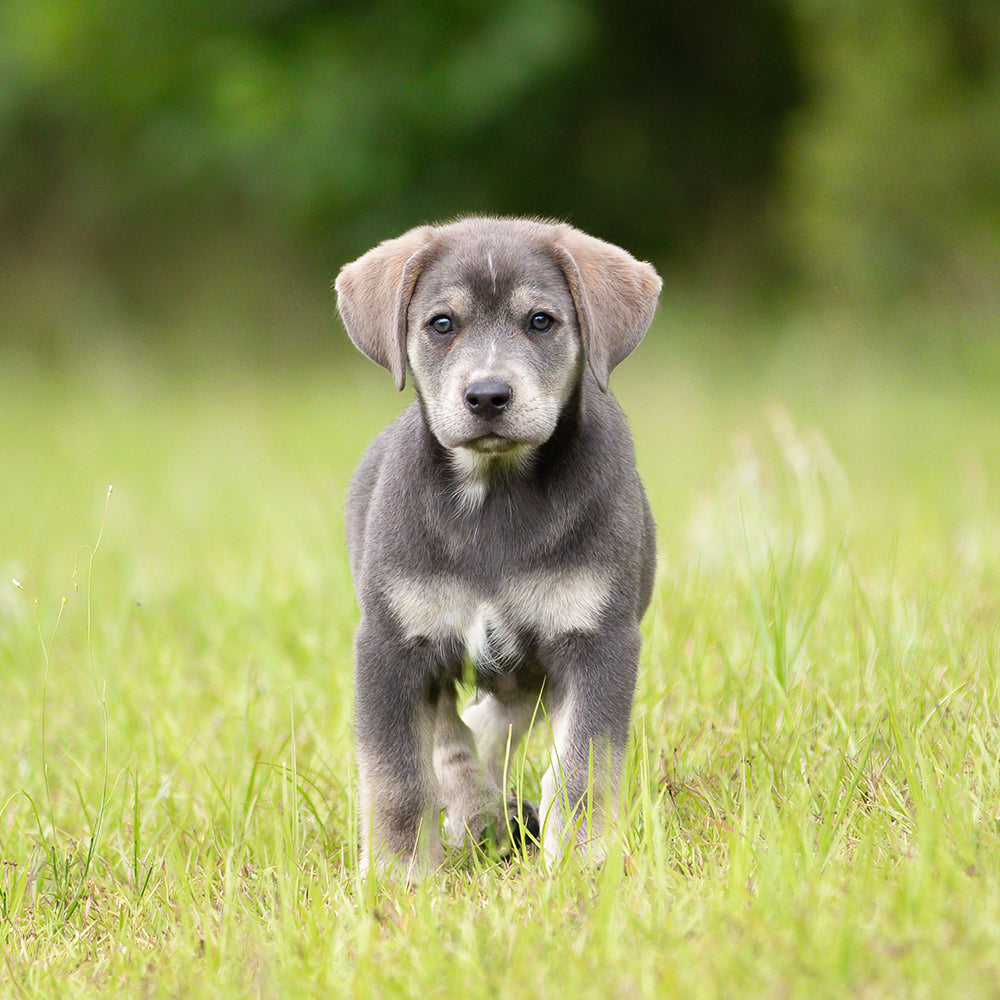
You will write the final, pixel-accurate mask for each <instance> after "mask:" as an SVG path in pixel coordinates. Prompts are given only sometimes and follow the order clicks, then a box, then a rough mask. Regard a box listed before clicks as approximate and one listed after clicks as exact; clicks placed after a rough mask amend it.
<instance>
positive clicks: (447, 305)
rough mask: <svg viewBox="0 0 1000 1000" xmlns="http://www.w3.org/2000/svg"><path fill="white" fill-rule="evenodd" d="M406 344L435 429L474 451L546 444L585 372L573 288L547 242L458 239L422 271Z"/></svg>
mask: <svg viewBox="0 0 1000 1000" xmlns="http://www.w3.org/2000/svg"><path fill="white" fill-rule="evenodd" d="M406 327H407V333H406V352H407V360H408V361H409V365H410V370H411V371H412V372H413V377H414V381H415V383H416V387H417V392H418V393H419V395H420V399H421V403H422V405H423V408H424V413H425V415H426V418H427V421H428V424H429V426H430V429H431V432H432V433H433V434H434V436H435V437H436V438H437V439H438V440H439V441H440V442H441V444H442V445H444V447H446V448H448V449H452V450H454V449H462V450H463V451H464V452H466V453H467V457H469V458H470V459H475V457H476V456H481V457H483V458H486V457H487V456H496V457H500V456H508V457H510V458H515V457H521V456H523V455H524V454H525V452H526V451H528V450H530V449H532V448H534V447H537V446H538V445H541V444H544V442H545V441H547V440H548V439H549V437H550V436H551V435H552V432H553V431H554V430H555V427H556V423H557V421H558V419H559V414H560V412H561V411H562V408H563V407H564V406H565V404H566V401H567V399H568V398H569V396H570V394H571V393H572V391H573V388H574V387H575V385H576V383H577V381H578V380H579V378H580V373H581V371H582V365H583V350H582V346H581V342H580V330H579V326H578V322H577V315H576V310H575V308H574V303H573V296H572V294H571V292H570V289H569V286H568V284H567V282H566V278H565V276H564V273H563V271H562V269H561V268H560V266H559V265H558V264H557V263H556V261H555V260H554V259H553V257H552V255H551V254H550V253H549V252H548V251H547V249H546V248H545V247H544V246H537V247H535V248H530V247H529V248H526V247H525V246H524V244H523V243H518V242H515V241H514V240H497V239H495V238H494V239H490V240H477V241H459V242H457V243H455V244H454V245H451V246H447V245H446V246H445V247H443V248H442V249H441V250H440V251H439V253H438V254H436V255H435V256H434V258H433V259H432V260H430V261H429V262H428V263H427V265H426V266H425V267H424V268H423V270H422V271H421V273H420V277H419V278H418V280H417V283H416V285H415V287H414V290H413V295H412V297H411V299H410V303H409V308H408V310H407V318H406Z"/></svg>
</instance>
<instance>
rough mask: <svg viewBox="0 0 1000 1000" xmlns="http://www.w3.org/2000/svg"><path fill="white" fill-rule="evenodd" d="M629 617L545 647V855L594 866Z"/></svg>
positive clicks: (610, 802) (632, 630)
mask: <svg viewBox="0 0 1000 1000" xmlns="http://www.w3.org/2000/svg"><path fill="white" fill-rule="evenodd" d="M639 648H640V635H639V625H638V623H637V622H633V623H627V624H622V625H619V626H618V627H616V628H611V629H607V630H604V631H601V632H600V633H596V634H581V633H575V634H573V635H570V636H564V637H563V638H562V639H560V640H557V641H556V642H554V643H553V644H552V647H551V648H550V649H549V650H548V651H547V660H548V664H549V675H550V677H551V678H552V679H553V684H552V695H551V697H550V699H548V705H549V714H550V719H551V722H552V740H553V749H552V760H551V764H550V766H549V768H548V770H547V771H546V772H545V774H544V775H543V777H542V822H543V846H544V849H545V857H546V859H547V861H548V862H549V863H550V864H551V863H553V862H554V861H556V860H557V859H558V858H560V857H561V856H562V855H563V854H564V852H565V851H566V850H567V849H570V848H574V849H575V850H576V851H577V853H578V854H579V855H580V856H581V857H583V858H584V859H585V860H587V861H589V862H591V863H593V864H600V863H601V862H603V861H604V858H605V856H606V853H607V846H606V843H605V837H604V835H605V834H606V832H607V829H608V826H609V824H610V823H611V821H612V820H613V818H614V815H615V812H616V806H617V796H618V786H619V782H620V780H621V772H622V766H623V764H624V760H625V751H626V748H627V744H628V730H629V716H630V714H631V710H632V698H633V695H634V692H635V679H636V673H637V671H638V663H639Z"/></svg>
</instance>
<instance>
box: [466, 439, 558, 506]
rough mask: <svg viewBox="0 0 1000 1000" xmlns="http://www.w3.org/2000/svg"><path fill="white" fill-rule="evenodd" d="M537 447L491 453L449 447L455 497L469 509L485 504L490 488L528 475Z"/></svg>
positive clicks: (522, 446) (519, 447)
mask: <svg viewBox="0 0 1000 1000" xmlns="http://www.w3.org/2000/svg"><path fill="white" fill-rule="evenodd" d="M537 452H538V449H537V448H536V447H534V446H532V445H527V444H524V445H518V446H516V447H515V448H512V449H511V450H510V451H508V452H504V453H503V454H500V455H490V454H485V453H483V452H478V451H474V450H473V449H471V448H447V449H446V454H447V456H448V464H449V465H450V467H451V474H452V477H453V482H454V496H455V499H456V500H457V501H458V504H459V506H460V507H461V508H462V509H463V510H466V511H468V512H470V513H471V512H473V511H476V510H478V509H479V508H480V507H482V505H483V503H484V502H485V500H486V498H487V496H489V494H490V491H491V490H493V489H495V488H496V487H497V486H498V485H500V484H501V483H504V482H507V481H509V480H511V479H517V478H518V477H520V476H524V475H526V474H527V473H528V472H529V471H530V470H531V466H532V464H533V462H534V458H535V455H536V454H537Z"/></svg>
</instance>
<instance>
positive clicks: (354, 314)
mask: <svg viewBox="0 0 1000 1000" xmlns="http://www.w3.org/2000/svg"><path fill="white" fill-rule="evenodd" d="M433 232H434V227H433V226H420V227H418V228H417V229H411V230H410V231H409V232H408V233H404V234H403V235H402V236H399V237H397V238H396V239H394V240H385V241H384V242H382V243H380V244H379V245H378V246H377V247H375V248H374V249H373V250H369V251H368V253H366V254H364V255H363V256H361V257H359V258H358V259H357V260H356V261H354V262H353V263H351V264H345V265H344V267H343V268H341V271H340V274H338V275H337V280H336V282H334V287H335V288H336V289H337V309H338V310H339V312H340V318H341V319H342V320H343V321H344V326H345V327H346V329H347V333H348V335H349V336H350V338H351V340H352V341H354V344H355V346H356V347H357V348H358V349H359V350H360V351H361V352H362V353H364V354H366V355H367V356H368V357H369V358H371V359H372V361H374V362H376V363H377V364H380V365H381V366H382V367H383V368H388V369H389V371H390V372H391V373H392V378H393V381H394V382H395V383H396V388H397V389H402V388H403V386H404V385H405V384H406V310H407V307H408V306H409V304H410V296H411V295H412V294H413V288H414V286H415V285H416V283H417V278H418V277H420V270H421V268H422V267H423V265H424V263H425V261H426V259H427V256H428V254H427V252H426V251H427V248H428V247H429V246H430V242H431V236H432V234H433Z"/></svg>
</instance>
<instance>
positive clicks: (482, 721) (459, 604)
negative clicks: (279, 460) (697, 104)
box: [336, 217, 661, 879]
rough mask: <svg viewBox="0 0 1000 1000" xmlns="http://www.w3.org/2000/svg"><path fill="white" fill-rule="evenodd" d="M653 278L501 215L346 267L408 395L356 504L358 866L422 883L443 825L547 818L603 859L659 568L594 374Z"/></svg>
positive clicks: (348, 286) (353, 320) (450, 830)
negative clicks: (539, 766) (543, 746)
mask: <svg viewBox="0 0 1000 1000" xmlns="http://www.w3.org/2000/svg"><path fill="white" fill-rule="evenodd" d="M660 284H661V283H660V279H659V277H658V276H657V274H656V272H655V271H654V270H653V268H652V267H651V266H650V265H649V264H644V263H640V262H638V261H636V260H635V259H634V258H633V257H631V256H630V255H629V254H628V253H626V252H625V251H624V250H622V249H620V248H618V247H616V246H612V245H611V244H609V243H604V242H602V241H601V240H598V239H595V238H593V237H591V236H587V235H586V234H584V233H582V232H580V231H579V230H577V229H574V228H572V227H570V226H568V225H562V224H558V223H548V222H540V221H535V220H530V219H508V218H475V217H474V218H466V219H463V220H461V221H458V222H453V223H449V224H447V225H441V226H421V227H419V228H417V229H413V230H411V231H410V232H408V233H405V234H404V235H403V236H400V237H399V238H397V239H393V240H388V241H386V242H384V243H381V244H379V245H378V246H377V247H375V249H373V250H370V251H369V252H368V253H366V254H365V255H364V256H362V257H361V258H359V259H358V260H356V261H354V262H353V263H351V264H348V265H347V266H346V267H344V268H343V270H342V271H341V272H340V275H339V276H338V278H337V281H336V290H337V302H338V307H339V310H340V315H341V317H342V319H343V322H344V325H345V327H346V328H347V332H348V334H349V335H350V337H351V340H352V341H353V342H354V343H355V345H357V347H358V348H360V350H361V351H363V352H364V353H365V354H366V355H367V356H368V357H369V358H371V359H372V360H373V361H376V362H377V363H378V364H380V365H382V366H383V367H384V368H387V369H388V370H389V372H391V374H392V377H393V379H394V381H395V383H396V388H397V389H402V388H403V386H404V383H405V380H406V370H407V367H409V369H410V372H411V373H412V377H413V384H414V387H415V393H416V399H415V401H414V402H413V404H412V405H411V406H410V407H409V409H407V410H406V411H405V412H404V413H403V415H402V416H401V417H399V419H397V420H396V421H395V422H394V423H392V424H391V425H390V426H389V427H388V428H386V430H384V431H383V432H382V433H381V434H380V435H379V436H378V437H377V438H376V439H375V441H374V442H373V443H372V444H371V445H370V446H369V448H368V450H367V451H366V453H365V455H364V457H363V458H362V460H361V464H360V466H359V467H358V470H357V472H356V473H355V476H354V479H353V481H352V483H351V487H350V491H349V494H348V500H347V539H348V551H349V556H350V562H351V572H352V576H353V579H354V585H355V589H356V591H357V597H358V602H359V604H360V607H361V622H360V624H359V626H358V630H357V633H356V635H355V641H354V648H355V724H356V751H357V763H358V772H359V778H360V790H359V803H360V816H361V836H362V864H363V865H364V866H366V867H368V866H372V867H375V868H377V869H379V870H385V869H387V868H389V867H392V866H395V867H397V869H400V870H402V871H403V872H404V873H405V875H406V877H407V878H411V879H412V878H416V877H419V876H420V875H421V874H423V873H424V872H426V871H427V870H428V869H429V868H433V867H434V866H437V865H438V864H439V863H440V862H441V859H442V838H441V834H442V832H443V833H444V838H445V840H446V841H448V842H451V843H456V844H461V843H463V842H467V841H470V840H471V841H477V840H479V839H480V838H481V836H482V835H483V833H484V830H487V829H490V828H495V829H496V830H498V831H500V833H501V834H503V833H504V832H506V831H509V833H510V834H511V835H512V839H513V840H515V841H516V840H518V839H524V838H526V837H534V836H537V835H538V831H539V819H540V821H541V839H542V843H543V845H544V850H545V854H546V857H547V858H549V859H554V858H556V857H557V856H559V855H560V854H561V853H562V852H563V851H564V850H567V849H569V848H570V847H572V848H575V849H577V850H579V851H580V852H582V853H584V854H585V855H586V856H587V857H589V858H591V859H593V860H597V861H599V860H600V859H601V858H602V857H603V847H602V846H601V840H600V835H601V832H602V830H603V829H604V828H605V827H606V825H607V821H608V818H609V816H610V814H611V812H612V811H613V808H614V801H615V797H616V791H617V785H618V780H619V777H620V774H621V769H622V763H623V758H624V755H625V749H626V742H627V737H628V727H629V715H630V712H631V706H632V698H633V693H634V688H635V680H636V671H637V666H638V659H639V644H640V639H639V621H640V618H641V617H642V615H643V612H644V611H645V609H646V607H647V605H648V604H649V599H650V593H651V590H652V586H653V572H654V562H655V551H654V524H653V518H652V515H651V513H650V509H649V504H648V502H647V500H646V495H645V492H644V491H643V487H642V484H641V483H640V481H639V477H638V474H637V472H636V467H635V457H634V453H633V448H632V442H631V438H630V436H629V432H628V428H627V425H626V423H625V418H624V416H623V414H622V411H621V409H620V408H619V406H618V404H617V403H616V402H615V400H614V398H613V397H612V396H611V395H610V394H609V392H608V375H609V373H610V372H611V370H612V369H613V368H614V367H615V365H617V364H618V363H619V362H620V361H622V360H623V359H624V358H625V357H626V356H627V355H628V354H629V353H630V352H631V351H632V350H633V349H634V348H635V347H636V345H637V344H638V343H639V341H640V340H641V339H642V337H643V335H644V334H645V332H646V330H647V328H648V326H649V324H650V321H651V320H652V317H653V313H654V311H655V309H656V301H657V297H658V295H659V291H660ZM467 664H471V668H472V671H473V672H474V676H475V683H476V688H477V694H476V696H475V698H474V699H473V700H472V702H471V704H469V705H468V707H466V708H465V710H464V712H462V713H461V714H459V708H458V705H457V692H456V685H457V682H458V681H459V679H460V678H461V677H462V676H463V674H464V672H465V668H466V665H467ZM543 713H544V714H543ZM536 714H537V716H538V718H545V719H546V720H547V721H548V722H549V723H551V731H552V736H553V743H554V747H553V753H552V759H551V765H550V766H549V768H548V770H547V771H546V773H545V775H544V777H543V779H542V788H541V793H542V800H541V809H540V813H537V812H536V811H535V809H534V807H532V806H530V805H528V804H527V803H520V804H519V803H518V802H517V801H516V800H515V799H514V798H512V797H508V795H507V794H506V793H505V791H504V788H505V785H506V784H507V781H506V767H507V763H508V760H509V759H510V755H511V754H512V753H513V751H514V749H515V748H516V746H517V744H518V742H519V740H520V739H521V737H522V736H523V735H524V734H525V732H526V731H527V729H528V728H529V726H530V725H531V723H532V720H533V719H534V718H535V717H536ZM442 809H443V811H444V822H443V824H442V822H441V813H442Z"/></svg>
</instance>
